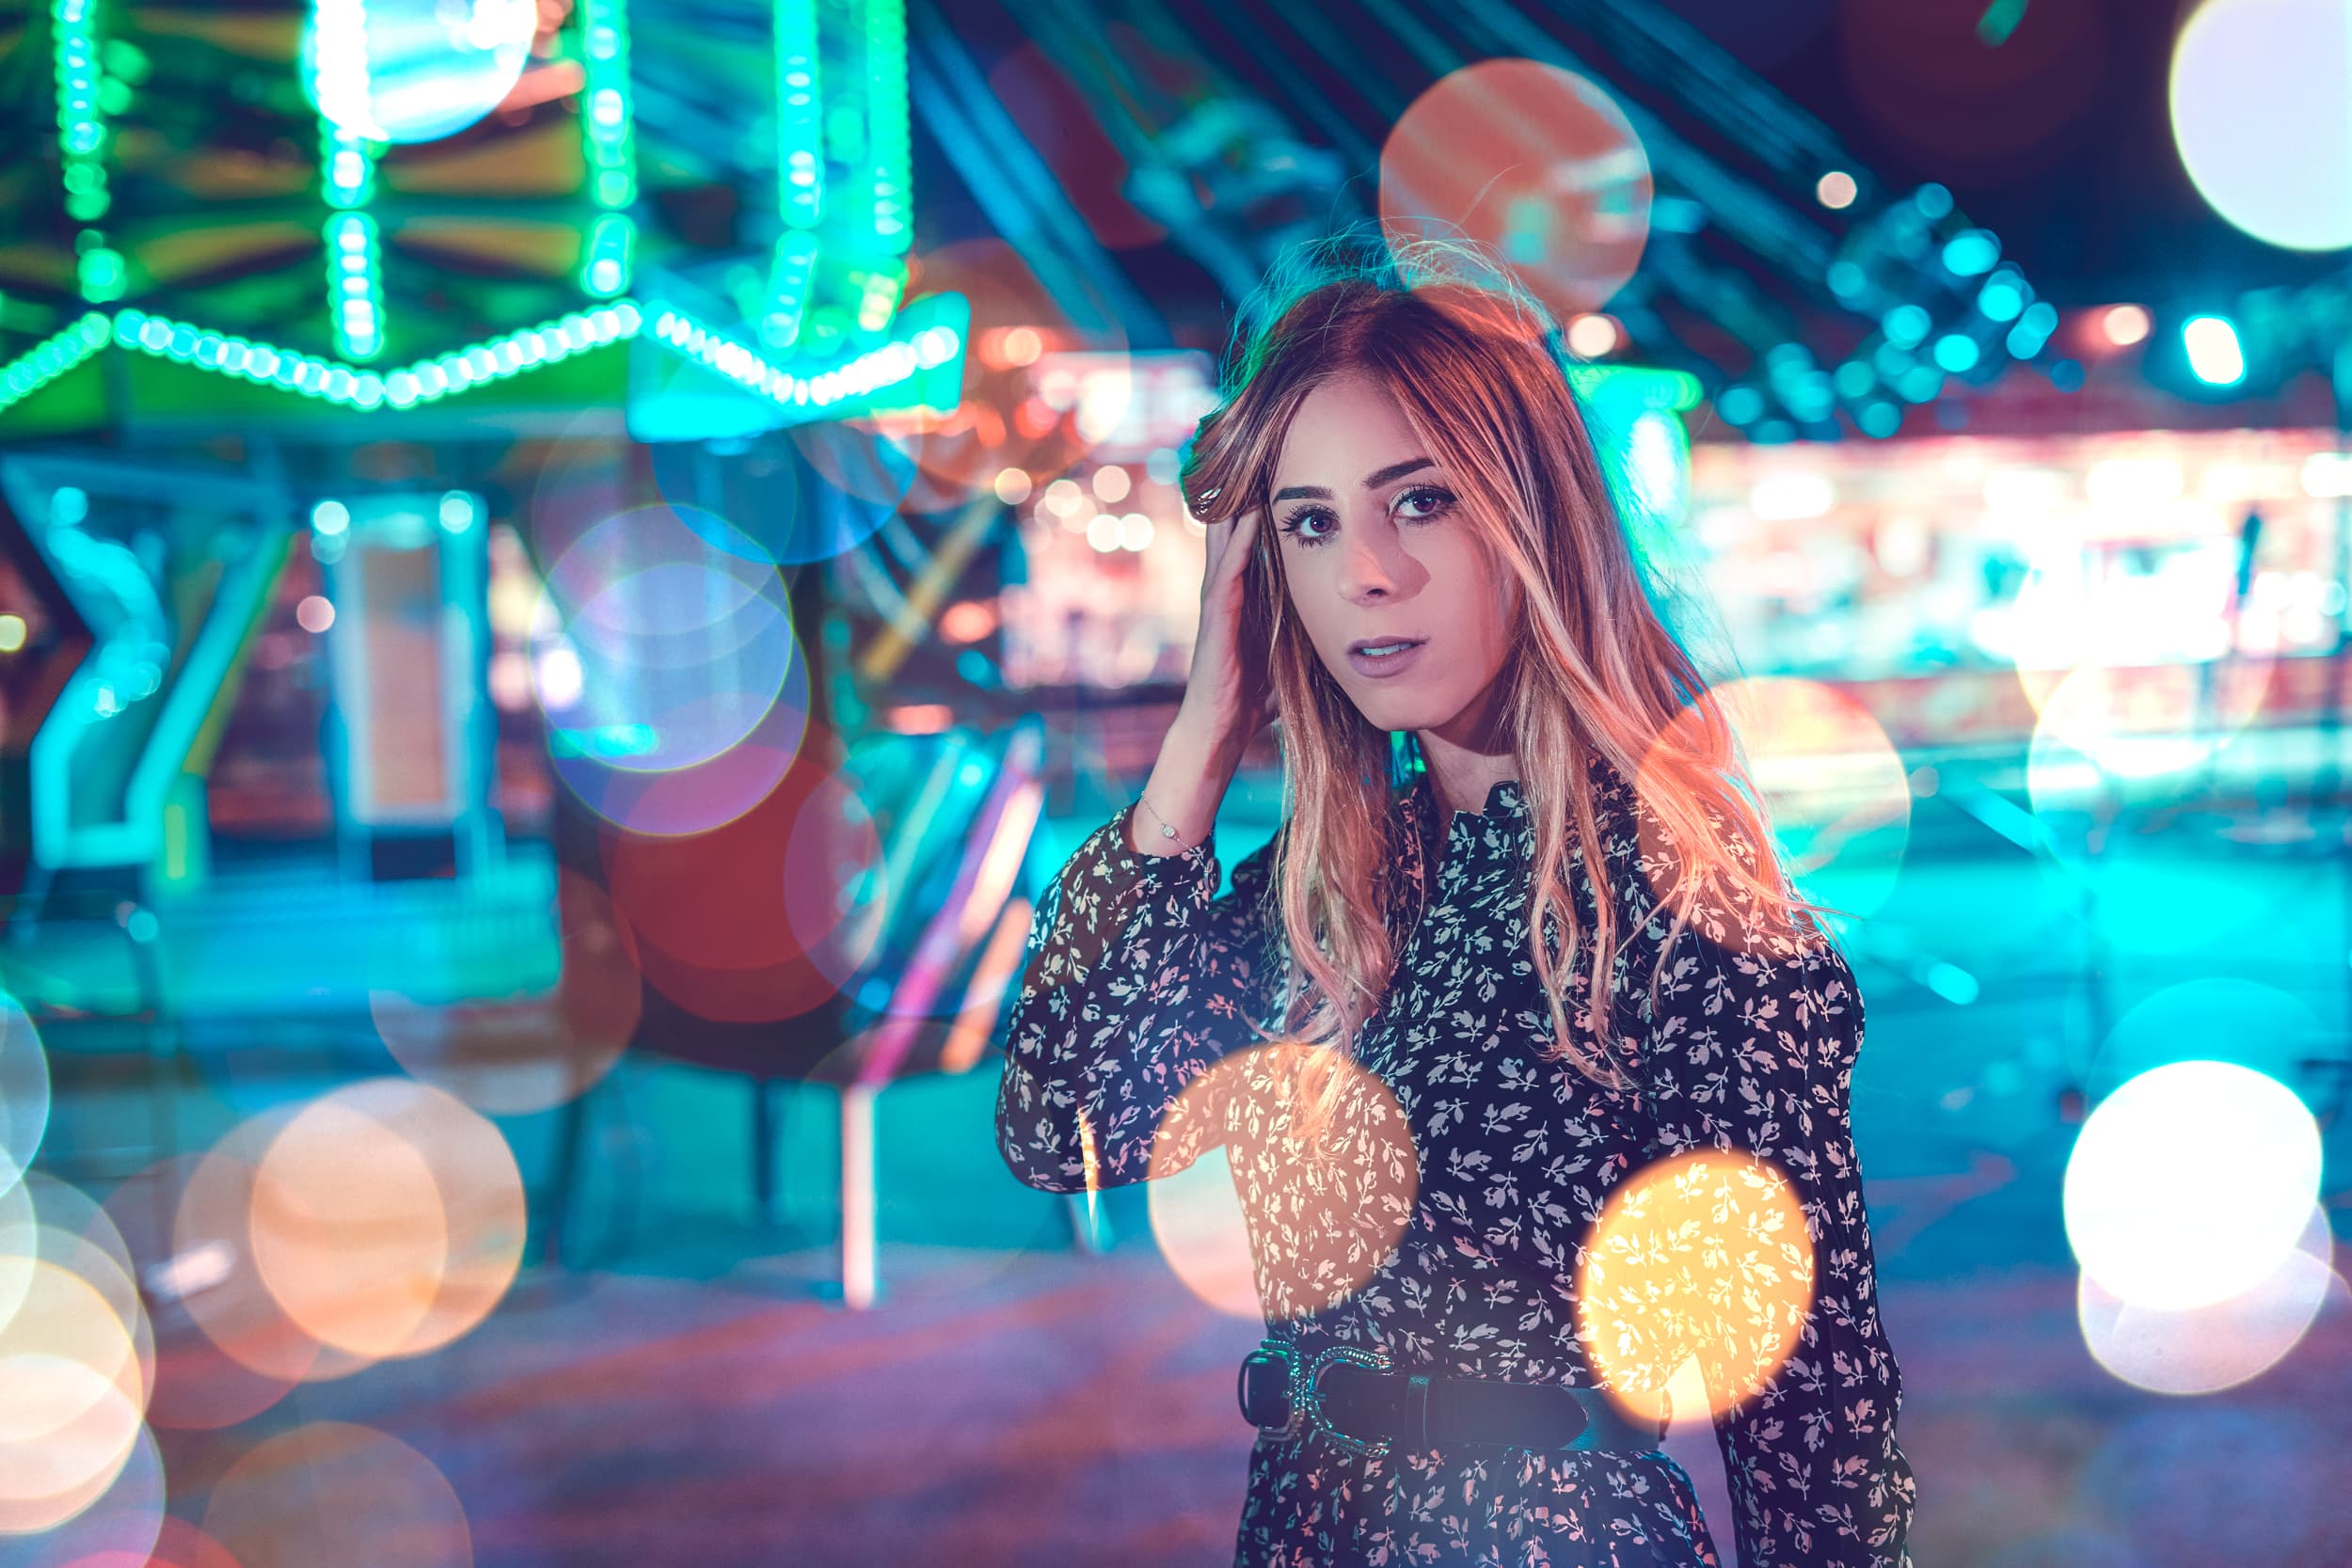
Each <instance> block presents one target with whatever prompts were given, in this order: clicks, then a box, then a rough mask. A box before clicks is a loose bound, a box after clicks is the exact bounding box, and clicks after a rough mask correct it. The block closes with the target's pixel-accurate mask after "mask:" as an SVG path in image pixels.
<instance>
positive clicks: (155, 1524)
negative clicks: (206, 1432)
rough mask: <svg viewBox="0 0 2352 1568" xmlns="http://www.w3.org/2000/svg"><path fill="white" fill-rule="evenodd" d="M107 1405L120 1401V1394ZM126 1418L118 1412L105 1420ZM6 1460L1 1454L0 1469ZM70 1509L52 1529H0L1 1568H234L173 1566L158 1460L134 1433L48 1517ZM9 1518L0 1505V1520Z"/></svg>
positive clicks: (145, 1438)
mask: <svg viewBox="0 0 2352 1568" xmlns="http://www.w3.org/2000/svg"><path fill="white" fill-rule="evenodd" d="M107 1398H108V1400H110V1401H119V1400H120V1398H121V1395H120V1393H119V1390H114V1389H109V1390H108V1393H107ZM124 1418H125V1417H124V1415H123V1413H122V1411H121V1410H120V1409H119V1407H117V1409H116V1410H115V1412H114V1414H113V1416H112V1417H111V1418H110V1419H112V1420H118V1421H119V1420H121V1419H124ZM8 1457H9V1456H8V1454H7V1450H6V1449H0V1463H5V1462H6V1459H7V1458H8ZM67 1505H71V1506H72V1513H71V1514H70V1515H68V1516H67V1517H64V1518H61V1519H58V1520H57V1521H56V1523H54V1524H51V1525H48V1526H45V1527H41V1528H36V1529H33V1530H30V1531H24V1532H19V1533H10V1532H8V1531H7V1529H6V1528H5V1527H0V1568H238V1565H237V1564H236V1563H234V1562H229V1561H223V1560H218V1559H215V1560H211V1561H194V1560H183V1562H175V1561H173V1560H169V1559H167V1558H164V1557H163V1556H162V1555H161V1553H160V1551H159V1549H158V1548H159V1545H160V1542H161V1539H162V1537H163V1536H164V1535H165V1534H166V1533H167V1531H168V1529H169V1528H170V1517H169V1515H167V1513H165V1512H164V1461H163V1454H162V1451H161V1450H160V1449H157V1447H156V1445H155V1434H154V1433H152V1432H151V1431H149V1430H148V1429H147V1428H146V1427H145V1426H136V1427H135V1431H134V1432H133V1433H132V1436H131V1440H130V1444H129V1447H128V1449H126V1451H125V1452H124V1454H123V1456H122V1462H121V1464H120V1465H118V1466H116V1467H114V1468H113V1469H112V1470H111V1471H110V1472H108V1473H106V1474H105V1477H104V1480H103V1482H101V1483H99V1484H97V1485H95V1486H94V1487H93V1486H92V1485H91V1484H89V1483H87V1482H86V1483H85V1484H84V1485H83V1486H82V1487H80V1488H78V1489H76V1490H75V1491H74V1493H73V1494H72V1496H70V1497H67V1498H65V1499H63V1501H62V1502H59V1503H53V1504H52V1505H51V1507H52V1511H53V1512H54V1511H55V1510H56V1509H57V1508H59V1507H62V1506H67ZM9 1512H11V1511H10V1510H8V1507H7V1505H5V1504H0V1514H6V1513H9Z"/></svg>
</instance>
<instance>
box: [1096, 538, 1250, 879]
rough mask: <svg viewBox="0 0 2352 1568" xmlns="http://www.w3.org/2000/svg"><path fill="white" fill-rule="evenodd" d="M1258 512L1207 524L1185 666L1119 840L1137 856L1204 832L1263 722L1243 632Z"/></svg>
mask: <svg viewBox="0 0 2352 1568" xmlns="http://www.w3.org/2000/svg"><path fill="white" fill-rule="evenodd" d="M1262 517H1263V514H1260V513H1256V512H1247V513H1244V514H1243V515H1240V516H1239V517H1236V518H1235V519H1234V520H1233V521H1232V522H1230V523H1211V524H1210V525H1209V552H1208V561H1207V563H1206V564H1205V565H1204V567H1203V568H1202V570H1201V574H1200V634H1199V635H1198V636H1197V637H1195V638H1194V640H1193V644H1192V671H1191V673H1189V674H1188V675H1187V676H1186V677H1185V680H1184V702H1183V703H1182V704H1181V705H1179V706H1178V707H1177V709H1176V721H1175V722H1174V723H1173V724H1171V725H1169V726H1168V736H1167V738H1166V739H1164V740H1162V741H1161V742H1160V756H1159V761H1158V763H1157V764H1156V765H1154V766H1153V768H1152V778H1151V781H1150V782H1149V783H1147V784H1145V785H1144V786H1143V808H1142V809H1140V810H1138V811H1137V812H1136V814H1135V816H1134V820H1133V832H1132V833H1131V836H1130V837H1129V840H1128V842H1129V843H1130V844H1132V845H1134V846H1135V847H1136V848H1138V849H1140V850H1142V851H1144V852H1145V853H1146V854H1154V855H1165V854H1175V853H1178V852H1180V851H1182V850H1184V849H1188V848H1191V847H1193V846H1195V845H1197V844H1200V843H1201V842H1202V841H1204V840H1205V839H1207V837H1208V836H1209V830H1210V829H1211V828H1212V827H1213V826H1214V825H1215V824H1216V808H1217V806H1218V805H1219V804H1220V803H1221V802H1222V801H1223V800H1224V799H1225V791H1226V789H1227V788H1228V786H1230V785H1231V784H1232V782H1233V773H1234V771H1235V770H1236V769H1237V768H1240V767H1241V758H1242V752H1244V751H1246V750H1247V749H1248V745H1249V742H1250V739H1251V737H1253V736H1256V735H1257V733H1258V732H1259V731H1260V730H1261V729H1263V728H1264V727H1265V722H1266V719H1267V717H1268V712H1269V708H1268V699H1269V693H1268V690H1267V687H1266V668H1265V650H1264V649H1263V647H1253V646H1249V645H1248V644H1249V643H1250V642H1251V641H1253V640H1252V639H1250V638H1247V637H1245V636H1244V635H1243V631H1242V621H1243V615H1242V604H1243V574H1244V572H1245V570H1246V569H1247V568H1248V564H1249V552H1250V550H1251V548H1252V547H1253V546H1255V544H1256V542H1257V538H1258V528H1259V525H1260V522H1261V520H1262ZM1167 830H1173V831H1172V832H1169V831H1167Z"/></svg>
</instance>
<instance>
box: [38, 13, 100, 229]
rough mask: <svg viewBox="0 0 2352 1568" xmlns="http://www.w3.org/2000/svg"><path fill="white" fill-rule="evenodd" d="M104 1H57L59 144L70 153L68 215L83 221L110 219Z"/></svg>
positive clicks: (54, 22) (53, 17)
mask: <svg viewBox="0 0 2352 1568" xmlns="http://www.w3.org/2000/svg"><path fill="white" fill-rule="evenodd" d="M97 4H98V0H56V4H55V5H53V6H52V7H51V8H50V13H49V14H50V18H51V23H52V31H53V33H54V35H55V37H56V50H57V60H56V71H57V141H58V146H59V147H60V148H62V149H63V150H64V152H65V191H66V211H67V213H68V214H71V215H72V218H73V220H74V221H75V222H77V223H95V222H97V221H98V220H99V219H100V218H102V217H103V216H105V215H106V208H107V207H108V205H109V204H110V203H111V201H112V198H111V197H109V196H108V195H107V192H106V165H105V161H104V154H105V148H106V121H105V116H104V111H103V109H101V108H100V106H99V103H98V78H99V70H98V40H97V37H96V35H97V25H96V24H97V18H96V16H95V15H94V13H95V11H96V10H97Z"/></svg>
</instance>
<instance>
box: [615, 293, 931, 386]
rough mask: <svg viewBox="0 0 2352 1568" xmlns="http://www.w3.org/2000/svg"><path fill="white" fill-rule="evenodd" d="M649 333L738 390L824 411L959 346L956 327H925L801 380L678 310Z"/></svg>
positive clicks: (664, 311) (925, 365)
mask: <svg viewBox="0 0 2352 1568" xmlns="http://www.w3.org/2000/svg"><path fill="white" fill-rule="evenodd" d="M653 335H654V336H655V337H656V338H658V339H660V341H663V342H665V343H667V344H669V345H670V346H671V347H672V348H675V349H676V350H677V351H678V352H679V353H681V354H683V355H685V356H687V357H688V358H690V359H692V360H694V361H695V362H696V363H698V364H700V365H702V366H704V367H705V368H707V369H708V370H713V371H716V372H719V373H720V374H721V375H723V376H725V377H726V378H727V379H728V380H729V381H732V382H734V383H735V384H736V385H737V386H739V387H741V388H745V389H746V390H748V391H754V392H757V393H758V394H759V395H760V396H762V397H764V398H767V399H769V400H770V401H771V402H773V403H776V404H781V405H783V406H784V407H787V408H824V407H828V406H830V405H831V404H836V403H840V402H843V401H845V400H847V399H850V398H855V397H864V396H866V394H867V393H870V392H875V391H879V390H880V389H881V388H884V387H891V386H896V385H897V384H898V383H899V382H901V381H905V380H907V379H908V378H910V377H912V376H913V375H914V374H915V373H916V372H918V371H927V370H930V369H932V368H934V367H936V366H939V365H944V364H946V362H947V361H948V360H950V359H953V358H954V357H955V356H956V351H957V350H958V349H960V348H961V347H962V339H961V336H960V335H959V334H958V333H957V331H956V329H955V328H954V327H952V326H944V325H943V326H927V327H925V328H923V329H922V330H921V331H919V332H916V333H914V334H913V335H912V336H911V337H908V338H906V339H903V340H901V341H897V342H890V343H884V344H882V346H881V347H879V348H874V349H869V350H867V351H866V353H864V354H861V355H859V356H857V357H855V358H853V359H850V360H849V361H847V362H846V363H843V364H840V365H836V366H834V368H833V369H831V370H827V371H823V372H819V373H818V374H816V375H811V376H802V375H794V374H793V373H791V372H788V371H782V370H778V369H777V368H776V367H775V366H773V365H771V364H770V363H768V361H767V360H765V359H763V358H761V357H760V356H758V355H756V354H754V353H753V352H752V351H751V350H750V349H748V348H745V347H744V346H743V345H742V344H741V343H739V342H737V341H734V340H733V339H731V338H728V337H725V336H723V335H722V334H720V333H717V332H713V331H711V330H710V329H709V328H708V327H707V326H705V325H702V324H701V323H700V322H697V321H695V320H694V319H693V318H692V317H691V316H688V315H686V314H685V313H684V312H682V311H678V310H674V309H667V308H664V309H662V310H661V311H660V314H658V315H657V316H655V318H654V324H653Z"/></svg>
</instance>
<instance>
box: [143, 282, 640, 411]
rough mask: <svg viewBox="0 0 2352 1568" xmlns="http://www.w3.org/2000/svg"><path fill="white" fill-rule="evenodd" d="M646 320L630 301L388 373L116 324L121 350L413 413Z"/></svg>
mask: <svg viewBox="0 0 2352 1568" xmlns="http://www.w3.org/2000/svg"><path fill="white" fill-rule="evenodd" d="M643 322H644V317H643V315H642V314H641V312H640V311H639V309H638V308H637V306H636V305H635V304H634V303H632V302H631V301H628V300H625V299H624V300H619V301H616V302H615V303H613V304H612V305H607V306H601V307H599V308H598V309H594V310H583V311H576V312H574V313H573V314H571V315H568V316H564V317H561V318H559V319H558V320H555V321H551V322H543V323H541V324H540V325H537V326H531V327H525V328H523V329H522V330H521V331H519V332H509V333H506V334H505V335H503V336H502V337H497V338H492V339H489V340H487V341H484V342H479V343H474V344H470V345H469V346H468V347H466V348H463V349H460V350H458V351H457V352H455V353H453V354H442V355H437V356H433V357H431V358H427V359H420V360H418V361H417V362H416V363H414V364H412V365H406V366H404V367H402V368H401V369H399V370H396V371H388V372H382V373H378V372H374V371H368V370H360V369H358V367H356V366H352V365H346V364H342V363H341V362H339V361H337V360H333V359H323V358H320V357H318V356H315V355H309V354H302V353H298V352H297V351H295V350H294V349H286V348H279V347H278V346H277V345H275V344H272V343H261V342H253V341H248V340H246V339H244V338H239V337H235V336H233V335H230V334H226V333H219V332H211V331H207V330H205V329H204V328H202V327H199V326H194V325H189V324H188V323H186V322H176V321H172V320H170V319H168V318H167V317H164V316H154V315H150V314H148V313H147V312H146V311H144V310H124V311H122V312H120V313H119V314H118V315H117V316H116V317H115V318H114V341H115V342H116V344H117V345H118V346H119V347H122V348H126V349H132V350H135V351H136V352H138V353H141V354H146V355H151V356H153V357H155V358H158V359H173V360H177V361H179V362H181V363H183V364H190V365H195V366H197V367H198V368H199V369H201V370H208V371H214V372H218V373H220V374H222V375H232V376H236V377H238V378H239V379H241V380H245V381H250V382H253V383H254V384H256V385H257V386H263V387H278V388H283V389H285V390H287V391H290V392H298V393H300V394H301V395H303V396H304V397H313V398H319V399H322V400H324V401H326V402H327V403H333V404H342V405H344V406H346V407H352V408H378V407H384V406H387V405H389V406H390V407H393V408H406V407H409V406H411V405H413V404H420V403H433V402H437V401H438V400H439V399H441V398H445V397H448V396H450V395H451V394H452V393H455V392H462V391H465V390H466V389H467V388H471V387H478V386H482V385H485V384H486V383H488V382H492V381H503V380H505V379H506V378H507V377H508V376H511V375H514V374H515V373H516V372H519V371H524V370H528V369H530V368H531V367H532V366H534V365H552V364H555V363H556V362H557V361H559V360H564V359H568V358H570V357H571V356H573V355H575V354H580V353H584V352H586V351H587V350H589V349H592V348H600V347H602V346H603V345H604V344H606V343H613V342H619V341H621V340H623V339H625V338H633V337H635V336H636V335H637V331H638V328H639V326H640V325H643Z"/></svg>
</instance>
